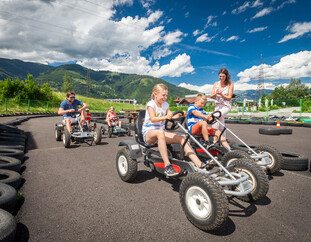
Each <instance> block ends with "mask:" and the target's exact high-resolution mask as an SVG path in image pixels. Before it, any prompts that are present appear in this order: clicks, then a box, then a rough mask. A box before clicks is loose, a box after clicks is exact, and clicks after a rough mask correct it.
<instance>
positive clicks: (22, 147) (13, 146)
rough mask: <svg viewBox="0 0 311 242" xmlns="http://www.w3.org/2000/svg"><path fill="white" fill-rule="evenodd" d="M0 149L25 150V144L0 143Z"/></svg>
mask: <svg viewBox="0 0 311 242" xmlns="http://www.w3.org/2000/svg"><path fill="white" fill-rule="evenodd" d="M0 149H14V150H21V151H24V150H25V145H15V144H12V143H9V144H6V145H1V144H0Z"/></svg>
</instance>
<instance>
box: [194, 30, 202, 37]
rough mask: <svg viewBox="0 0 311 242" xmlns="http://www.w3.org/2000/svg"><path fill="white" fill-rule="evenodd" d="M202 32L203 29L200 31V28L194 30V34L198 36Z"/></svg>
mask: <svg viewBox="0 0 311 242" xmlns="http://www.w3.org/2000/svg"><path fill="white" fill-rule="evenodd" d="M201 33H202V31H200V30H198V29H196V30H195V31H193V33H192V34H193V36H197V35H199V34H201Z"/></svg>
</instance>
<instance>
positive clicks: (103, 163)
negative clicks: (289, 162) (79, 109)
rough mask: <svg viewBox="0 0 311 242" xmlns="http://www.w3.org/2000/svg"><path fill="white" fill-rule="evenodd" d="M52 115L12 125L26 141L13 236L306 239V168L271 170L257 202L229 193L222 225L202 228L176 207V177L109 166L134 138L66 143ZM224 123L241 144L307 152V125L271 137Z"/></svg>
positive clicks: (310, 177)
mask: <svg viewBox="0 0 311 242" xmlns="http://www.w3.org/2000/svg"><path fill="white" fill-rule="evenodd" d="M59 120H60V118H59V117H49V118H36V119H30V120H29V121H27V122H24V123H22V124H21V125H19V126H18V127H19V128H20V129H23V130H24V131H25V132H26V133H27V135H28V137H29V141H28V142H29V145H28V153H27V154H26V161H25V162H24V167H23V173H22V177H23V179H24V184H23V186H22V188H21V192H22V194H23V198H24V199H23V200H22V201H23V204H22V206H21V208H20V210H19V212H18V214H17V215H16V219H17V221H18V231H17V241H79V240H80V241H164V240H165V241H229V240H230V241H311V229H310V225H311V212H310V209H311V189H310V187H311V173H310V172H309V171H303V172H298V171H297V172H293V171H284V170H282V171H281V172H279V173H278V174H276V175H273V176H270V177H269V180H270V190H269V192H268V194H267V196H266V197H265V198H263V199H262V200H261V201H259V202H257V203H246V202H242V201H240V200H238V199H237V198H229V204H230V212H229V219H228V221H227V223H226V224H225V226H224V227H223V228H222V229H220V230H219V231H216V232H213V233H207V232H204V231H201V230H199V229H197V228H196V227H194V226H193V225H192V224H191V223H190V222H189V221H188V220H187V218H186V216H185V214H184V213H183V211H182V208H181V205H180V202H179V193H178V189H179V184H180V182H179V181H177V180H172V179H166V178H165V177H164V176H161V175H155V174H154V173H152V172H151V171H150V170H149V168H146V167H145V166H144V165H143V164H139V166H138V169H139V172H138V176H137V179H136V181H135V182H134V183H125V182H123V181H121V179H120V178H119V176H118V174H117V171H116V165H115V163H116V162H115V160H116V153H117V151H118V149H119V147H118V143H119V141H121V140H123V139H134V137H133V136H132V137H127V136H125V137H113V138H108V137H107V135H104V137H103V139H102V144H101V145H98V146H95V145H93V146H89V145H87V144H72V147H71V148H69V149H65V148H64V147H63V144H62V142H56V141H55V137H54V127H55V123H56V122H58V121H59ZM228 127H229V128H230V129H232V130H233V131H234V132H236V134H238V135H239V137H240V138H242V139H244V140H245V141H246V142H247V143H248V144H254V145H258V144H269V145H273V146H274V147H276V148H278V149H279V150H280V151H291V152H295V153H299V154H303V155H306V156H307V157H309V158H311V146H310V136H311V129H310V128H304V127H291V128H292V129H293V134H292V135H281V136H270V135H260V134H259V133H258V129H259V127H264V126H262V125H245V124H244V125H243V124H228ZM265 127H267V126H265ZM229 138H230V136H229ZM231 138H232V137H231Z"/></svg>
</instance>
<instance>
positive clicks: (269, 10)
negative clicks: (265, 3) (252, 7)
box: [252, 7, 273, 19]
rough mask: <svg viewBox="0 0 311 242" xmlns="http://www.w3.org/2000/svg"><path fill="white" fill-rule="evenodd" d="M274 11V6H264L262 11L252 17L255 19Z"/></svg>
mask: <svg viewBox="0 0 311 242" xmlns="http://www.w3.org/2000/svg"><path fill="white" fill-rule="evenodd" d="M272 11H273V8H270V7H269V8H264V9H262V10H261V11H259V12H258V13H256V14H255V16H254V17H252V19H255V18H260V17H262V16H265V15H268V14H269V13H271V12H272Z"/></svg>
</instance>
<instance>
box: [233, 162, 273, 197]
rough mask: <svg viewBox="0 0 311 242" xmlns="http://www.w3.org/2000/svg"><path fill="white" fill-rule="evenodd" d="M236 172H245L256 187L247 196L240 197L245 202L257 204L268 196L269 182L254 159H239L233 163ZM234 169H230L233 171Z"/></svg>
mask: <svg viewBox="0 0 311 242" xmlns="http://www.w3.org/2000/svg"><path fill="white" fill-rule="evenodd" d="M230 165H232V166H233V171H234V172H237V173H239V172H244V173H246V174H247V175H248V176H249V178H248V181H249V182H250V183H251V185H252V186H253V187H254V189H253V191H252V192H251V193H249V194H248V195H246V196H242V197H238V198H239V199H240V200H242V201H245V202H255V201H258V200H260V199H261V198H263V197H264V196H266V194H267V193H268V190H269V180H268V177H267V175H266V173H265V172H264V170H263V169H261V167H260V166H259V165H258V164H257V163H256V162H254V160H253V159H251V160H249V159H238V160H234V161H232V162H231V164H230ZM231 169H232V168H230V170H231Z"/></svg>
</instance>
